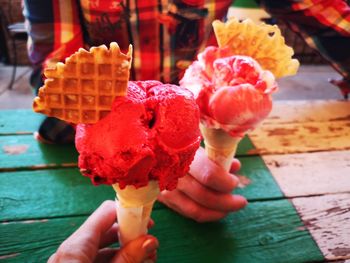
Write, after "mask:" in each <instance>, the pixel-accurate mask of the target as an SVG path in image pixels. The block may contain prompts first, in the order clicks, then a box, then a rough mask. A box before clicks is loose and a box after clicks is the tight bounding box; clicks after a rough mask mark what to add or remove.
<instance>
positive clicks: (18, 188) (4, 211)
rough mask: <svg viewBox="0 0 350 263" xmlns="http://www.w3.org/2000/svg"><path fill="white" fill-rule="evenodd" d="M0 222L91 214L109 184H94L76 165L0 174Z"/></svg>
mask: <svg viewBox="0 0 350 263" xmlns="http://www.w3.org/2000/svg"><path fill="white" fill-rule="evenodd" d="M0 182H1V183H0V222H1V221H7V220H21V219H35V218H47V217H61V216H71V215H82V214H90V213H91V211H93V209H94V208H95V207H96V206H97V205H98V204H100V203H101V202H103V201H104V200H107V199H114V197H115V194H114V190H113V188H112V187H110V186H107V185H102V186H98V187H96V186H93V185H92V184H91V181H90V179H89V178H87V177H84V176H82V175H81V174H80V172H79V170H78V169H77V168H67V169H53V170H39V171H20V172H7V173H0Z"/></svg>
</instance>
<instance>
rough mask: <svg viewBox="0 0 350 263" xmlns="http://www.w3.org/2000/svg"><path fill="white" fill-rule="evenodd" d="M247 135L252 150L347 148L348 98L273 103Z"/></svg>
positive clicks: (349, 137)
mask: <svg viewBox="0 0 350 263" xmlns="http://www.w3.org/2000/svg"><path fill="white" fill-rule="evenodd" d="M249 137H250V139H251V140H252V142H253V144H254V146H255V147H256V149H255V150H251V151H250V153H255V154H257V153H258V154H264V155H266V154H286V153H305V152H315V151H332V150H350V101H339V102H337V101H333V102H332V101H331V102H329V103H326V102H315V103H312V102H309V101H307V102H297V103H292V102H290V103H288V104H276V105H275V109H274V112H273V113H272V114H271V115H270V117H269V118H268V119H267V120H266V121H265V122H263V124H262V125H260V126H259V127H258V128H257V129H255V130H254V131H253V132H251V133H250V134H249Z"/></svg>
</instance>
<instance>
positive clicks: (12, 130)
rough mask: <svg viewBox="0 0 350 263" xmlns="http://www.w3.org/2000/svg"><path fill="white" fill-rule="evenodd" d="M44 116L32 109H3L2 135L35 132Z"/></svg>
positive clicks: (0, 124)
mask: <svg viewBox="0 0 350 263" xmlns="http://www.w3.org/2000/svg"><path fill="white" fill-rule="evenodd" d="M44 118H45V116H44V115H42V114H38V113H34V112H33V111H31V110H1V111H0V135H2V134H25V133H33V132H34V131H37V130H38V127H39V125H40V123H41V121H42V120H43V119H44Z"/></svg>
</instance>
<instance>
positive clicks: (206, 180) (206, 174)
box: [201, 169, 214, 185]
mask: <svg viewBox="0 0 350 263" xmlns="http://www.w3.org/2000/svg"><path fill="white" fill-rule="evenodd" d="M213 177H214V175H213V173H212V172H211V171H210V170H207V169H205V170H204V171H203V173H202V180H201V182H202V183H203V184H204V185H210V184H212V182H213Z"/></svg>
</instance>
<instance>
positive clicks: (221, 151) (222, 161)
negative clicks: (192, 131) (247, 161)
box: [200, 124, 242, 171]
mask: <svg viewBox="0 0 350 263" xmlns="http://www.w3.org/2000/svg"><path fill="white" fill-rule="evenodd" d="M200 130H201V133H202V136H203V138H204V144H205V151H206V153H207V155H208V157H209V159H210V160H212V161H214V162H216V163H217V164H218V165H220V166H222V167H223V168H224V169H225V170H226V171H230V168H231V163H232V159H233V157H234V155H235V154H236V150H237V145H238V143H239V142H240V140H241V139H242V138H240V137H232V136H230V135H229V134H228V133H227V132H225V131H224V130H222V129H214V128H208V127H206V126H204V125H203V124H200Z"/></svg>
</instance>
